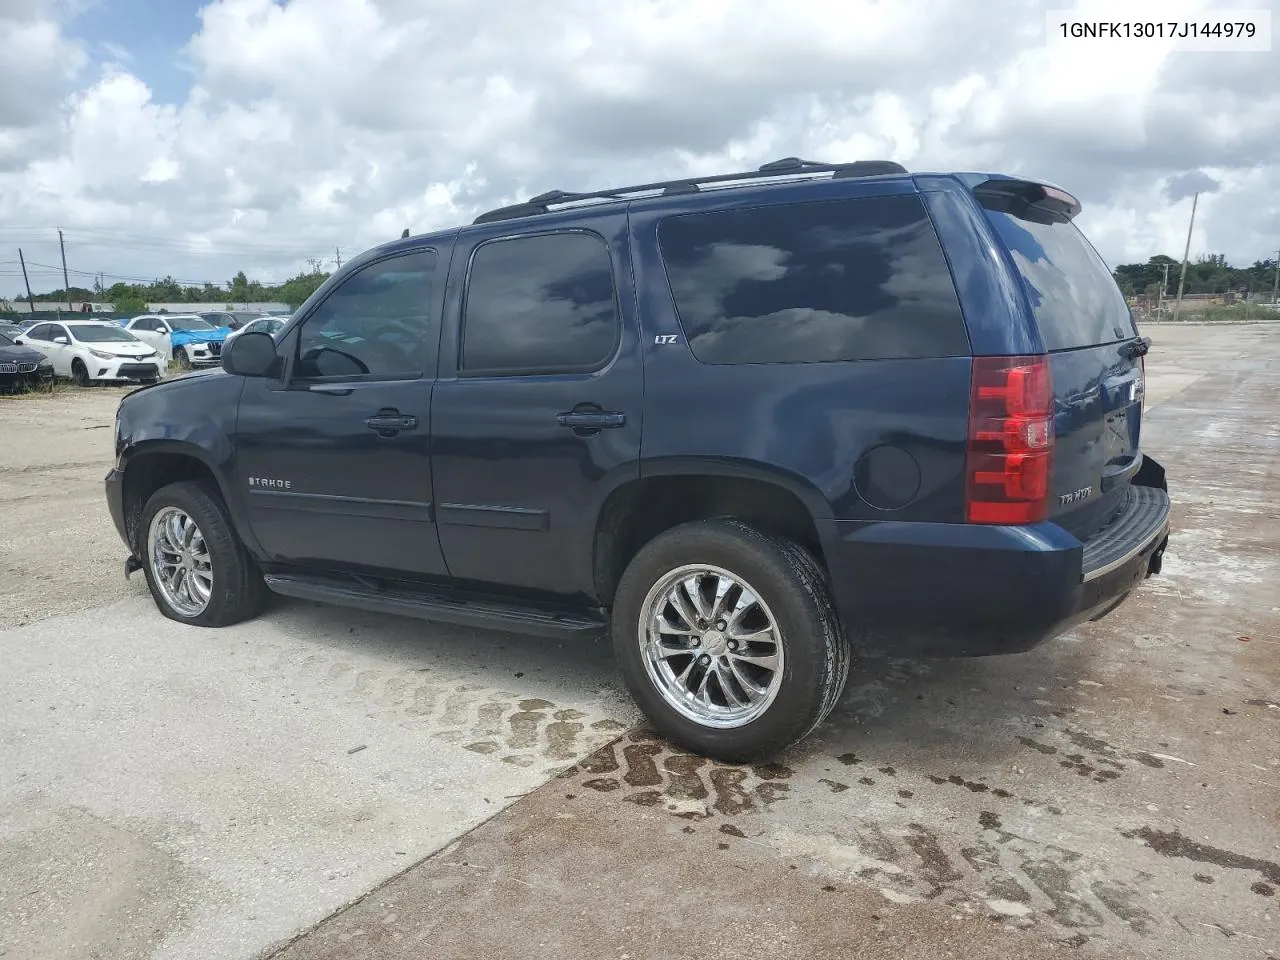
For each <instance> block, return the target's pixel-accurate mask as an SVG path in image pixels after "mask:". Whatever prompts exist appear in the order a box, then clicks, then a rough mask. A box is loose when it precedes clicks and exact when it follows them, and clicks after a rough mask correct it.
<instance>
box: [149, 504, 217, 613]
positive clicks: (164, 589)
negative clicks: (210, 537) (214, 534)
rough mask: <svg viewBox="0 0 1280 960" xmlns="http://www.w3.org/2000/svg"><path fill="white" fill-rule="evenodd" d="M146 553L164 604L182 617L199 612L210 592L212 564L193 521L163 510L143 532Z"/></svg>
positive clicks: (175, 511) (172, 510)
mask: <svg viewBox="0 0 1280 960" xmlns="http://www.w3.org/2000/svg"><path fill="white" fill-rule="evenodd" d="M147 554H148V560H149V561H150V563H151V577H152V579H153V580H154V581H155V585H156V588H157V589H158V590H159V591H160V593H161V595H162V596H163V597H164V601H165V603H167V604H168V605H169V607H170V608H172V609H173V611H174V612H175V613H179V614H181V615H182V616H184V617H195V616H199V615H200V614H201V613H203V612H204V608H205V607H207V606H208V605H209V597H210V595H211V594H212V592H213V561H212V559H211V558H210V556H209V546H208V544H206V543H205V541H204V534H203V533H201V532H200V528H199V527H198V526H196V522H195V521H194V520H192V519H191V517H190V516H188V515H187V514H186V513H184V512H183V511H182V510H180V509H178V508H177V507H163V508H162V509H161V510H160V511H159V512H157V513H156V515H155V517H153V518H152V520H151V527H150V529H149V530H148V531H147Z"/></svg>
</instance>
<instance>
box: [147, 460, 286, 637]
mask: <svg viewBox="0 0 1280 960" xmlns="http://www.w3.org/2000/svg"><path fill="white" fill-rule="evenodd" d="M137 541H138V554H139V559H140V560H141V561H142V570H143V572H144V573H145V574H146V578H147V586H148V587H150V588H151V597H152V599H153V600H154V601H155V603H156V606H157V607H158V608H159V610H160V612H161V613H163V614H164V615H165V616H166V617H168V618H169V619H170V620H176V621H178V622H179V623H187V624H191V625H192V626H197V627H225V626H229V625H230V624H233V623H239V622H240V621H241V620H247V619H249V618H250V617H253V616H256V615H257V614H258V613H260V612H261V611H262V609H263V607H264V606H265V605H266V599H267V586H266V584H265V583H264V582H263V580H262V574H261V572H260V571H259V570H258V565H257V564H256V563H255V562H254V560H253V558H252V557H251V556H249V552H248V551H247V550H245V548H244V544H242V543H241V542H240V538H239V537H238V536H237V535H236V532H235V527H234V526H233V525H232V523H231V518H230V515H229V514H228V513H227V508H226V505H225V504H223V502H222V498H221V497H220V496H218V495H217V494H216V493H215V492H213V491H212V490H211V489H210V488H209V487H208V486H207V485H205V484H203V483H199V482H194V481H183V482H181V483H171V484H169V485H168V486H167V487H161V488H160V489H159V490H157V491H156V492H155V493H153V494H152V495H151V497H150V499H148V500H147V503H146V506H145V507H143V510H142V518H141V521H140V523H139V526H138V533H137Z"/></svg>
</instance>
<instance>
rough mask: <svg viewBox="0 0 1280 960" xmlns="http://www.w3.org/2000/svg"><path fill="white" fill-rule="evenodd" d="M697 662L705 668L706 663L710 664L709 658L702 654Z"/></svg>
mask: <svg viewBox="0 0 1280 960" xmlns="http://www.w3.org/2000/svg"><path fill="white" fill-rule="evenodd" d="M698 662H699V663H700V664H702V665H703V666H704V667H705V666H706V665H707V664H708V663H710V662H711V658H710V657H708V656H707V655H706V654H705V653H704V654H703V655H702V656H700V657H699V658H698Z"/></svg>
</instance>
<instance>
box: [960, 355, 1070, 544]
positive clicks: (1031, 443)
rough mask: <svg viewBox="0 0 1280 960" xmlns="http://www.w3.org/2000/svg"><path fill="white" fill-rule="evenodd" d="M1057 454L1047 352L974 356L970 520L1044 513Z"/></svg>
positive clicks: (1013, 519) (1010, 519) (1014, 519)
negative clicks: (1038, 354) (1050, 474)
mask: <svg viewBox="0 0 1280 960" xmlns="http://www.w3.org/2000/svg"><path fill="white" fill-rule="evenodd" d="M1052 455H1053V385H1052V382H1051V380H1050V376H1049V359H1048V358H1047V357H974V358H973V380H972V389H971V395H970V398H969V457H968V461H969V462H968V465H967V477H966V481H967V482H966V490H965V513H966V516H967V519H968V521H969V522H970V523H1009V524H1019V523H1035V522H1036V521H1037V520H1042V519H1044V515H1045V511H1046V507H1047V504H1048V499H1049V466H1050V460H1051V458H1052Z"/></svg>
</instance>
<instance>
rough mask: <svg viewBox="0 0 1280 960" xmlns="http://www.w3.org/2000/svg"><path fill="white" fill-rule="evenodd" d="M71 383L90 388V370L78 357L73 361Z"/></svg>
mask: <svg viewBox="0 0 1280 960" xmlns="http://www.w3.org/2000/svg"><path fill="white" fill-rule="evenodd" d="M71 382H72V383H74V384H75V385H76V386H77V387H87V386H89V382H90V381H89V369H88V368H87V367H86V366H85V365H84V361H83V360H81V359H79V358H78V357H77V358H76V359H75V360H72V361H71Z"/></svg>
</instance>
